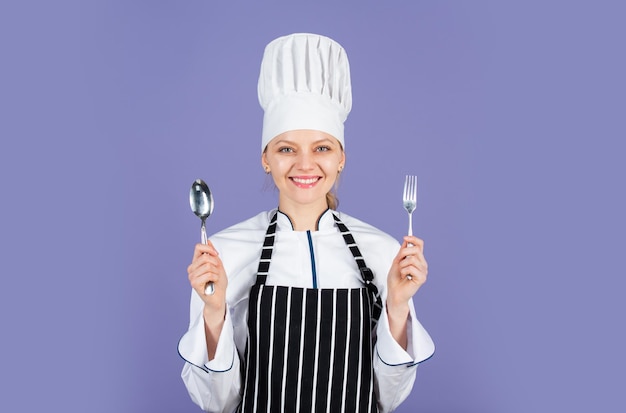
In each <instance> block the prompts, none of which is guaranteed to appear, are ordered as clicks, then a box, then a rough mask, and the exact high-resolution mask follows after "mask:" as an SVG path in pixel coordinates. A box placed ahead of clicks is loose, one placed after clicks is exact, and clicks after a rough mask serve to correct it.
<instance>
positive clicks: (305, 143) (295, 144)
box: [261, 129, 345, 209]
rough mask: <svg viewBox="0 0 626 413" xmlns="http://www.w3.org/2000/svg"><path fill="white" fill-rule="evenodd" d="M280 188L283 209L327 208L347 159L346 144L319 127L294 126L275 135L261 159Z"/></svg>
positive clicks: (280, 202)
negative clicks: (292, 128) (344, 147)
mask: <svg viewBox="0 0 626 413" xmlns="http://www.w3.org/2000/svg"><path fill="white" fill-rule="evenodd" d="M261 161H262V163H263V167H264V168H265V170H266V171H267V169H268V168H269V170H270V172H271V174H272V178H273V179H274V183H275V184H276V187H277V188H278V190H279V191H280V196H279V198H280V199H279V205H280V207H281V208H282V209H285V208H289V207H298V206H313V207H316V208H317V207H319V209H326V207H327V204H326V194H327V193H328V192H329V191H330V190H331V189H332V187H333V185H334V184H335V181H336V180H337V176H338V174H339V171H340V170H341V169H342V168H343V165H344V163H345V154H344V152H343V148H342V147H341V144H340V143H339V141H338V140H337V139H335V138H334V137H333V136H331V135H329V134H327V133H324V132H320V131H316V130H308V129H306V130H304V129H303V130H293V131H288V132H285V133H282V134H280V135H278V136H276V137H275V138H274V139H272V140H271V141H270V142H269V143H268V144H267V147H266V148H265V152H263V156H262V159H261Z"/></svg>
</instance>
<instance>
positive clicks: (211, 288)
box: [200, 220, 215, 295]
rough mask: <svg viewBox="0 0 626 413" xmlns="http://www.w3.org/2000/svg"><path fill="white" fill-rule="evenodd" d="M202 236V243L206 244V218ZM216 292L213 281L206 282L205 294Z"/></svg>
mask: <svg viewBox="0 0 626 413" xmlns="http://www.w3.org/2000/svg"><path fill="white" fill-rule="evenodd" d="M200 237H201V239H202V243H203V244H206V243H207V236H206V225H205V224H204V220H203V221H202V227H201V228H200ZM214 292H215V287H214V286H213V283H212V282H208V283H206V285H205V286H204V295H213V293H214Z"/></svg>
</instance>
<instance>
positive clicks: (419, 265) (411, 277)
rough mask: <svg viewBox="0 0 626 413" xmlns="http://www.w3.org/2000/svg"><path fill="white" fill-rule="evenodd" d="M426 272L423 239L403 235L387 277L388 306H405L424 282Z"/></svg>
mask: <svg viewBox="0 0 626 413" xmlns="http://www.w3.org/2000/svg"><path fill="white" fill-rule="evenodd" d="M427 274H428V263H427V262H426V258H424V241H423V240H421V239H419V238H417V237H412V236H406V237H404V242H403V243H402V246H401V247H400V251H399V252H398V255H396V257H395V258H394V260H393V263H392V264H391V269H390V270H389V276H388V277H387V305H388V307H392V308H394V307H395V308H398V307H403V306H405V305H406V304H407V303H408V301H409V300H410V299H411V297H413V295H415V293H416V292H417V290H419V289H420V287H421V286H422V285H423V284H424V283H425V282H426V276H427Z"/></svg>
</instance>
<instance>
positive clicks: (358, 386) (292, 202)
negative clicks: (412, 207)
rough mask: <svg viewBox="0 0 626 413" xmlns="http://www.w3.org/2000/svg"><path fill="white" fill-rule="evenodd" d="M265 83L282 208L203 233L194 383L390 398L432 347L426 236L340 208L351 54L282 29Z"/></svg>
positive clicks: (329, 404) (194, 302)
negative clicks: (422, 298) (396, 233)
mask: <svg viewBox="0 0 626 413" xmlns="http://www.w3.org/2000/svg"><path fill="white" fill-rule="evenodd" d="M258 92H259V101H260V103H261V106H262V107H263V110H264V119H263V134H262V145H261V148H262V155H261V163H262V166H263V168H264V169H265V172H266V173H268V174H271V175H272V178H273V180H274V183H275V184H276V187H277V188H278V191H279V197H278V198H279V199H278V208H277V209H275V210H272V211H268V212H262V213H260V214H258V215H257V216H255V217H253V218H251V219H249V220H246V221H244V222H242V223H239V224H237V225H235V226H233V227H230V228H228V229H226V230H224V231H222V232H220V233H218V234H216V235H214V236H212V237H211V239H210V241H209V242H208V243H207V245H202V244H198V245H196V247H195V250H194V254H193V260H192V262H191V264H190V265H189V267H188V269H187V272H188V275H189V281H190V283H191V286H192V287H193V290H194V291H193V292H192V297H191V305H190V313H191V314H190V315H191V320H190V326H189V330H188V332H187V333H186V334H185V335H184V336H183V337H182V338H181V340H180V343H179V353H180V355H181V356H182V357H183V359H185V361H186V363H185V366H184V368H183V372H182V377H183V380H184V382H185V385H186V386H187V389H188V391H189V393H190V395H191V397H192V399H193V400H194V402H196V403H197V404H198V405H200V407H202V409H204V410H206V411H214V412H234V411H243V412H265V411H273V412H279V411H280V412H282V411H284V412H296V411H316V412H323V411H332V412H335V411H337V412H339V411H345V412H355V411H358V412H376V411H381V412H387V411H392V410H393V409H395V408H396V407H397V406H398V405H399V404H400V403H401V402H402V401H403V400H404V399H405V398H406V397H407V396H408V394H409V393H410V391H411V388H412V386H413V382H414V380H415V371H416V368H417V364H418V363H419V362H421V361H423V360H425V359H427V358H429V357H430V356H431V355H432V353H433V351H434V345H433V343H432V340H431V339H430V337H429V335H428V333H427V332H426V331H425V330H424V329H423V327H422V326H421V325H420V323H419V322H418V321H417V318H416V316H415V309H414V307H413V302H412V297H413V295H414V294H415V293H416V292H417V290H418V289H419V288H420V286H421V285H422V284H423V283H424V282H425V281H426V275H427V263H426V260H425V258H424V255H423V241H422V240H420V239H418V238H416V237H404V240H403V243H402V245H400V244H399V243H398V242H397V241H395V240H394V239H393V238H391V237H390V236H388V235H387V234H385V233H383V232H381V231H379V230H377V229H376V228H374V227H372V226H370V225H368V224H366V223H364V222H361V221H359V220H357V219H355V218H352V217H350V216H348V215H346V214H343V213H339V212H336V211H335V209H336V206H337V205H336V199H335V197H334V195H333V194H332V189H333V187H334V186H335V184H336V182H337V179H338V177H339V174H340V173H341V171H342V169H343V168H344V165H345V161H346V156H345V153H344V147H345V142H344V129H343V123H344V121H345V119H346V117H347V115H348V113H349V111H350V109H351V104H352V101H351V99H352V95H351V85H350V73H349V65H348V60H347V57H346V54H345V52H344V50H343V49H342V48H341V46H340V45H339V44H337V43H336V42H334V41H333V40H331V39H329V38H327V37H323V36H319V35H312V34H293V35H290V36H285V37H281V38H278V39H276V40H274V41H273V42H271V43H270V44H268V46H267V47H266V49H265V53H264V56H263V61H262V63H261V74H260V76H259V86H258ZM209 282H213V283H214V286H215V293H214V294H213V295H206V294H205V293H204V289H205V285H206V284H207V283H209Z"/></svg>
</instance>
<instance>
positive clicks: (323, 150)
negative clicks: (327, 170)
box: [317, 146, 330, 152]
mask: <svg viewBox="0 0 626 413" xmlns="http://www.w3.org/2000/svg"><path fill="white" fill-rule="evenodd" d="M317 151H318V152H326V151H330V147H329V146H318V147H317Z"/></svg>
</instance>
